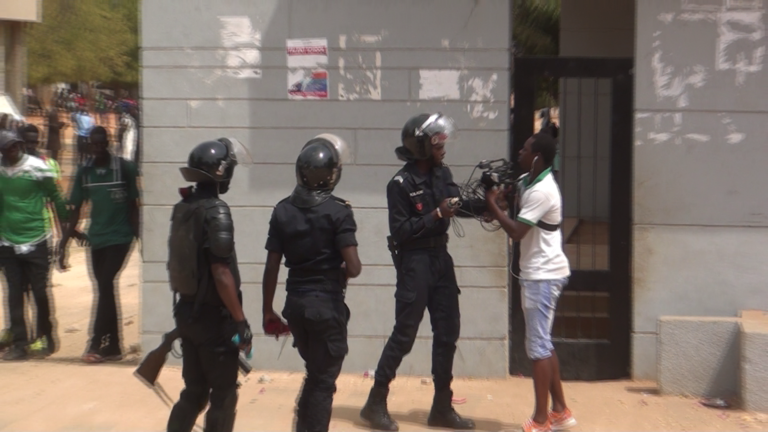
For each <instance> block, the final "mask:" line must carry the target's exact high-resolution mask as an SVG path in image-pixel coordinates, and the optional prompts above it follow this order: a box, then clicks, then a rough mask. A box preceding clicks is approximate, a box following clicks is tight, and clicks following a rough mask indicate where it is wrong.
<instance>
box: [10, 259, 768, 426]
mask: <svg viewBox="0 0 768 432" xmlns="http://www.w3.org/2000/svg"><path fill="white" fill-rule="evenodd" d="M86 259H87V255H86V253H85V251H84V250H83V249H82V248H79V247H77V246H74V245H73V246H72V250H71V256H70V264H71V265H72V269H71V270H70V271H68V272H65V273H60V272H58V271H54V273H53V288H52V292H53V296H54V299H55V305H56V318H57V324H58V329H59V338H60V342H61V349H60V351H59V352H57V353H56V354H55V355H54V356H52V357H50V358H48V359H45V360H30V361H26V362H21V363H10V362H5V363H3V362H0V380H1V382H2V389H3V391H2V392H0V407H2V408H0V430H2V431H6V430H7V431H10V430H13V431H107V430H109V431H138V430H142V431H155V430H156V431H161V430H164V427H165V422H166V420H167V416H168V412H169V407H168V405H167V403H166V404H164V403H163V401H162V399H161V398H159V397H158V395H156V394H154V393H153V392H152V391H151V390H150V389H148V388H147V387H145V386H144V385H143V384H141V383H140V382H139V381H138V380H137V379H136V378H134V377H133V375H132V373H133V370H134V368H135V367H136V365H137V363H138V359H139V356H140V354H139V353H134V354H132V355H129V356H127V358H126V359H124V360H123V361H121V362H119V363H115V364H103V365H85V364H83V363H81V362H80V361H79V357H80V355H81V354H82V352H83V350H84V348H85V343H86V338H87V333H88V325H89V321H90V312H91V304H92V300H93V294H92V288H91V279H90V277H89V275H88V270H87V266H86ZM139 280H140V278H139V256H138V252H137V251H136V250H134V251H133V254H132V256H131V258H130V261H129V263H128V264H127V266H126V268H125V270H124V271H123V273H122V275H121V279H120V285H119V292H120V299H121V304H122V329H123V336H124V341H125V342H124V345H125V346H126V347H130V346H131V345H134V344H136V342H137V340H138V329H139V320H138V310H139V308H138V302H139ZM2 319H3V320H5V318H4V317H3V318H2ZM289 348H290V347H289ZM256 355H258V353H257V354H256ZM301 378H302V375H301V374H299V373H285V372H274V371H258V370H254V371H253V372H252V373H251V374H250V375H249V376H247V377H242V379H241V382H242V387H241V390H240V402H239V411H238V417H237V424H236V430H241V431H254V430H259V431H287V430H291V425H292V420H293V405H294V401H295V399H296V392H297V391H298V388H299V386H300V382H301ZM423 380H425V378H423V377H400V378H398V379H397V380H396V381H395V382H394V383H393V384H392V390H391V397H390V402H389V406H390V410H391V411H392V413H393V416H394V417H395V418H396V419H397V420H398V421H399V422H400V425H401V430H403V431H417V430H426V429H427V427H426V416H427V414H428V411H429V406H430V402H431V397H432V386H431V384H430V382H429V381H428V380H427V381H423ZM159 382H160V384H161V386H162V387H163V389H164V390H165V391H166V392H167V394H168V395H169V396H170V397H171V398H173V399H175V398H176V397H178V394H179V391H180V390H181V388H182V381H181V371H180V369H179V368H174V367H166V368H165V369H164V370H163V373H162V374H161V376H160V379H159ZM371 384H372V381H371V380H370V379H369V378H366V377H364V376H361V375H357V374H355V375H350V374H343V375H342V376H341V377H340V378H339V381H338V389H339V390H338V392H337V394H336V398H335V401H334V412H333V420H332V423H331V430H334V431H353V430H366V428H365V426H364V424H363V423H362V422H361V421H360V420H359V417H358V414H359V410H360V408H361V406H362V404H363V403H364V402H365V398H366V397H367V394H368V390H369V388H370V386H371ZM454 391H455V397H457V398H466V402H465V403H463V404H457V405H456V409H457V410H458V411H459V412H460V413H462V414H463V415H466V416H469V417H471V418H473V419H475V420H476V422H477V429H478V430H483V431H501V430H515V429H517V428H519V424H520V423H521V422H522V421H524V420H525V419H526V418H527V416H528V415H530V413H531V407H532V404H533V392H532V388H531V382H530V380H528V379H525V378H517V377H510V378H507V379H499V380H472V379H457V380H456V382H455V384H454ZM565 391H566V394H567V396H568V402H569V404H570V406H571V408H572V409H573V411H574V413H575V414H576V416H577V419H578V420H579V422H580V425H579V426H578V427H577V428H576V429H575V430H576V431H640V430H642V431H734V430H743V431H756V430H768V416H766V415H759V414H750V413H746V412H742V411H737V410H716V409H711V408H706V407H703V406H701V405H700V404H699V403H698V402H697V401H696V400H693V399H689V398H682V397H673V396H659V395H658V394H657V392H656V389H655V385H654V384H653V383H648V382H633V381H616V382H602V383H584V382H569V383H566V384H565ZM198 424H200V425H202V424H203V418H202V417H201V418H200V419H199V421H198Z"/></svg>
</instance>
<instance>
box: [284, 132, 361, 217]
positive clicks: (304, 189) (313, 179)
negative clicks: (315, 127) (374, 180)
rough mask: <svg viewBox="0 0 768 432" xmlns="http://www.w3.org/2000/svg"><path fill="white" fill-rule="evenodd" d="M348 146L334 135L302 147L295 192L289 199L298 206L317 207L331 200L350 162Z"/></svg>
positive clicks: (327, 135)
mask: <svg viewBox="0 0 768 432" xmlns="http://www.w3.org/2000/svg"><path fill="white" fill-rule="evenodd" d="M349 156H350V155H349V148H348V147H347V143H346V142H345V141H344V140H343V139H341V138H339V137H338V136H336V135H333V134H322V135H318V136H316V137H314V138H312V139H311V140H309V141H308V142H307V143H306V144H304V147H302V149H301V152H300V153H299V157H298V158H297V159H296V189H294V191H293V193H292V194H291V197H290V200H291V202H292V203H293V204H294V205H296V206H297V207H303V208H307V207H314V206H316V205H318V204H320V203H322V202H323V201H325V200H327V199H328V197H330V195H331V192H332V191H333V189H334V188H335V187H336V185H338V184H339V180H341V169H342V165H343V164H344V163H346V162H348V161H349Z"/></svg>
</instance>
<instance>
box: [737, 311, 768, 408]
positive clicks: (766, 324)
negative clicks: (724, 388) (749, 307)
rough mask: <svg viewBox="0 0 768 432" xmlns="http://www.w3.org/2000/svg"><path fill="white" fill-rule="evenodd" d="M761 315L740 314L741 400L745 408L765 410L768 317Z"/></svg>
mask: <svg viewBox="0 0 768 432" xmlns="http://www.w3.org/2000/svg"><path fill="white" fill-rule="evenodd" d="M763 315H764V313H763V312H759V314H750V316H746V314H743V315H742V321H741V402H742V404H743V408H744V409H746V410H749V411H761V412H768V361H766V353H768V319H766V318H765V317H764V316H763Z"/></svg>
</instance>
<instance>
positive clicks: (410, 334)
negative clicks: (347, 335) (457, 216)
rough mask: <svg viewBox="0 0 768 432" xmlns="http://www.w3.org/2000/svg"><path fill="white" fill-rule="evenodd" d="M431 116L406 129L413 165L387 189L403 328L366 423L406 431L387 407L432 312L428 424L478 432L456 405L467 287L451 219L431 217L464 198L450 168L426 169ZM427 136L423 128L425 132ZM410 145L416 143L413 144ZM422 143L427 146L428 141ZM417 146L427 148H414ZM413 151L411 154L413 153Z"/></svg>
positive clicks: (381, 370)
mask: <svg viewBox="0 0 768 432" xmlns="http://www.w3.org/2000/svg"><path fill="white" fill-rule="evenodd" d="M427 118H430V119H431V118H434V116H430V115H428V114H425V115H421V116H417V117H414V118H412V119H411V120H409V121H408V123H406V126H405V127H404V128H403V143H404V146H403V147H400V148H398V149H397V150H396V154H397V155H398V158H400V159H404V160H407V161H408V162H407V163H406V164H405V166H403V168H402V169H400V171H398V172H397V174H395V176H394V177H393V178H392V180H391V181H390V182H389V184H388V185H387V205H388V209H389V230H390V238H389V239H388V240H389V242H390V251H392V252H393V259H394V261H395V269H396V271H397V287H396V290H395V300H396V302H395V327H394V329H393V330H392V334H391V336H390V337H389V340H388V341H387V344H386V345H385V346H384V351H383V352H382V354H381V358H380V359H379V364H378V366H377V368H376V373H375V382H374V386H373V388H372V389H371V393H370V395H369V398H368V401H367V402H366V404H365V406H364V407H363V410H362V411H361V417H362V418H363V419H366V420H368V421H369V422H371V425H372V426H373V427H374V428H381V429H382V430H392V431H396V430H398V425H397V423H396V422H395V421H394V420H392V418H391V417H390V416H389V413H388V411H387V408H386V398H387V395H388V393H389V383H390V382H391V381H392V380H393V379H394V378H395V375H396V372H397V368H398V367H399V366H400V363H401V362H402V360H403V357H405V356H406V355H407V354H408V353H410V352H411V349H412V348H413V344H414V342H415V341H416V333H417V332H418V330H419V324H420V323H421V320H422V318H423V317H424V310H425V309H427V308H428V309H429V316H430V321H431V322H432V333H433V341H432V375H433V377H434V386H435V395H434V400H433V404H432V409H431V411H430V414H429V417H428V419H427V423H428V424H429V425H430V426H438V427H449V428H468V429H469V428H473V427H474V423H473V422H472V421H471V420H468V419H463V418H461V417H460V416H459V415H458V414H457V413H456V411H454V409H453V406H452V405H451V399H452V397H453V393H452V391H451V382H452V381H453V358H454V354H455V352H456V342H457V341H458V339H459V332H460V328H461V324H460V323H461V314H460V310H459V294H460V290H459V286H458V284H457V282H456V274H455V272H454V264H453V258H452V257H451V255H450V254H449V253H448V229H449V227H450V225H451V222H450V218H445V217H444V218H438V219H435V218H434V216H433V215H432V214H431V213H432V211H434V210H435V209H436V208H438V207H439V206H440V204H441V203H442V202H443V201H444V200H445V199H447V198H460V196H461V194H460V191H459V187H458V185H457V184H456V183H455V182H454V180H453V175H452V173H451V170H450V168H448V167H447V166H445V165H442V164H436V165H434V166H433V167H432V169H431V170H430V172H429V173H423V172H421V171H420V170H419V168H418V167H417V165H416V162H415V160H416V159H417V157H415V156H416V154H417V153H414V151H413V150H412V149H413V148H415V149H417V150H420V151H421V153H420V154H419V157H418V158H419V159H427V158H431V151H430V150H429V148H430V147H431V144H430V143H429V141H428V140H429V139H430V137H429V135H427V134H422V135H417V139H415V140H414V134H413V130H414V127H418V126H421V125H422V124H425V121H427ZM420 129H423V126H422V127H421V128H420ZM409 140H410V141H409ZM421 140H427V141H426V142H424V141H421ZM413 143H416V144H417V145H418V146H421V147H414V146H412V145H411V144H413ZM408 147H411V148H408Z"/></svg>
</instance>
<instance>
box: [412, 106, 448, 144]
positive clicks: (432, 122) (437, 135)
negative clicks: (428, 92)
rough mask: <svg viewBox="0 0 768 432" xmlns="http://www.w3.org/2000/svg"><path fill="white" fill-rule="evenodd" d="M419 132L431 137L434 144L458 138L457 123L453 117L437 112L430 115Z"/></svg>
mask: <svg viewBox="0 0 768 432" xmlns="http://www.w3.org/2000/svg"><path fill="white" fill-rule="evenodd" d="M417 132H418V133H419V134H422V135H426V136H428V137H430V143H431V144H432V145H435V144H440V143H442V144H445V143H447V142H449V141H453V140H455V139H456V124H455V123H454V121H453V119H452V118H450V117H448V116H444V115H443V114H441V113H437V114H433V115H432V116H430V117H429V118H428V119H427V121H425V122H424V124H423V125H421V127H420V128H419V130H418V131H417ZM417 135H418V134H417Z"/></svg>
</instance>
